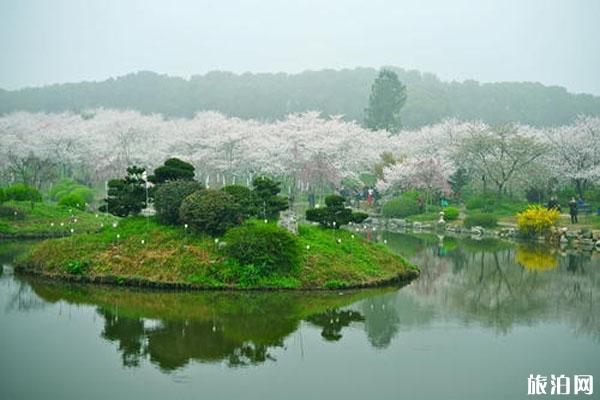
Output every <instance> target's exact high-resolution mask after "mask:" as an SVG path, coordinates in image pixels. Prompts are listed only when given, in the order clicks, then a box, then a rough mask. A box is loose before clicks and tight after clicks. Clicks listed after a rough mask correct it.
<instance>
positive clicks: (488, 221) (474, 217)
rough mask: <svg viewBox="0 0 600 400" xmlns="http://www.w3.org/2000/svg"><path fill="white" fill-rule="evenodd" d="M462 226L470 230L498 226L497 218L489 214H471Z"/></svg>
mask: <svg viewBox="0 0 600 400" xmlns="http://www.w3.org/2000/svg"><path fill="white" fill-rule="evenodd" d="M464 226H465V227H466V228H472V227H474V226H481V227H483V228H494V227H496V226H498V217H496V216H495V215H491V214H483V213H482V214H471V215H468V216H467V217H465V220H464Z"/></svg>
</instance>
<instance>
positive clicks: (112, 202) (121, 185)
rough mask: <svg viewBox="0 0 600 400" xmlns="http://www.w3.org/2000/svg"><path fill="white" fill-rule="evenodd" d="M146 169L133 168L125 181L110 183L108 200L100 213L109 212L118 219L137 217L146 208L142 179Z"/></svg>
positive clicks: (129, 169)
mask: <svg viewBox="0 0 600 400" xmlns="http://www.w3.org/2000/svg"><path fill="white" fill-rule="evenodd" d="M144 172H145V169H144V168H141V167H138V166H135V165H134V166H131V167H129V168H127V176H126V177H125V178H123V179H112V180H111V181H109V182H108V198H106V199H104V202H105V203H106V204H105V205H103V206H102V207H100V211H103V212H109V213H111V214H112V215H116V216H118V217H126V216H128V215H137V214H139V213H140V211H142V209H143V208H144V207H145V206H146V189H145V182H144V180H143V179H142V174H143V173H144Z"/></svg>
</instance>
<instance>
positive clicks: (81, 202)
mask: <svg viewBox="0 0 600 400" xmlns="http://www.w3.org/2000/svg"><path fill="white" fill-rule="evenodd" d="M58 205H59V206H63V207H70V208H77V209H78V210H85V199H84V198H83V197H81V196H79V195H77V194H75V193H69V194H67V195H64V196H63V197H62V198H61V199H60V200H59V201H58Z"/></svg>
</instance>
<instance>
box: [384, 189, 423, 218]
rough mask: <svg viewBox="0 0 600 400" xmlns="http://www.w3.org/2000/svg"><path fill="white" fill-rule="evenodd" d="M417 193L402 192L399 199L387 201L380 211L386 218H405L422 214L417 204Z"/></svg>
mask: <svg viewBox="0 0 600 400" xmlns="http://www.w3.org/2000/svg"><path fill="white" fill-rule="evenodd" d="M418 199H419V193H418V192H416V191H408V192H404V193H402V194H401V195H400V197H396V198H394V199H391V200H389V201H387V202H386V203H385V204H384V205H383V208H382V210H381V212H382V214H383V216H384V217H387V218H405V217H410V216H411V215H416V214H420V213H422V212H423V209H422V207H421V206H420V204H419V201H418Z"/></svg>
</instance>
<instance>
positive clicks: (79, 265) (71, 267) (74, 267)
mask: <svg viewBox="0 0 600 400" xmlns="http://www.w3.org/2000/svg"><path fill="white" fill-rule="evenodd" d="M89 265H90V263H89V262H88V261H69V262H68V263H67V265H66V267H65V270H66V271H67V273H69V274H71V275H81V274H83V273H84V272H85V270H86V269H87V268H88V267H89Z"/></svg>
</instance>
